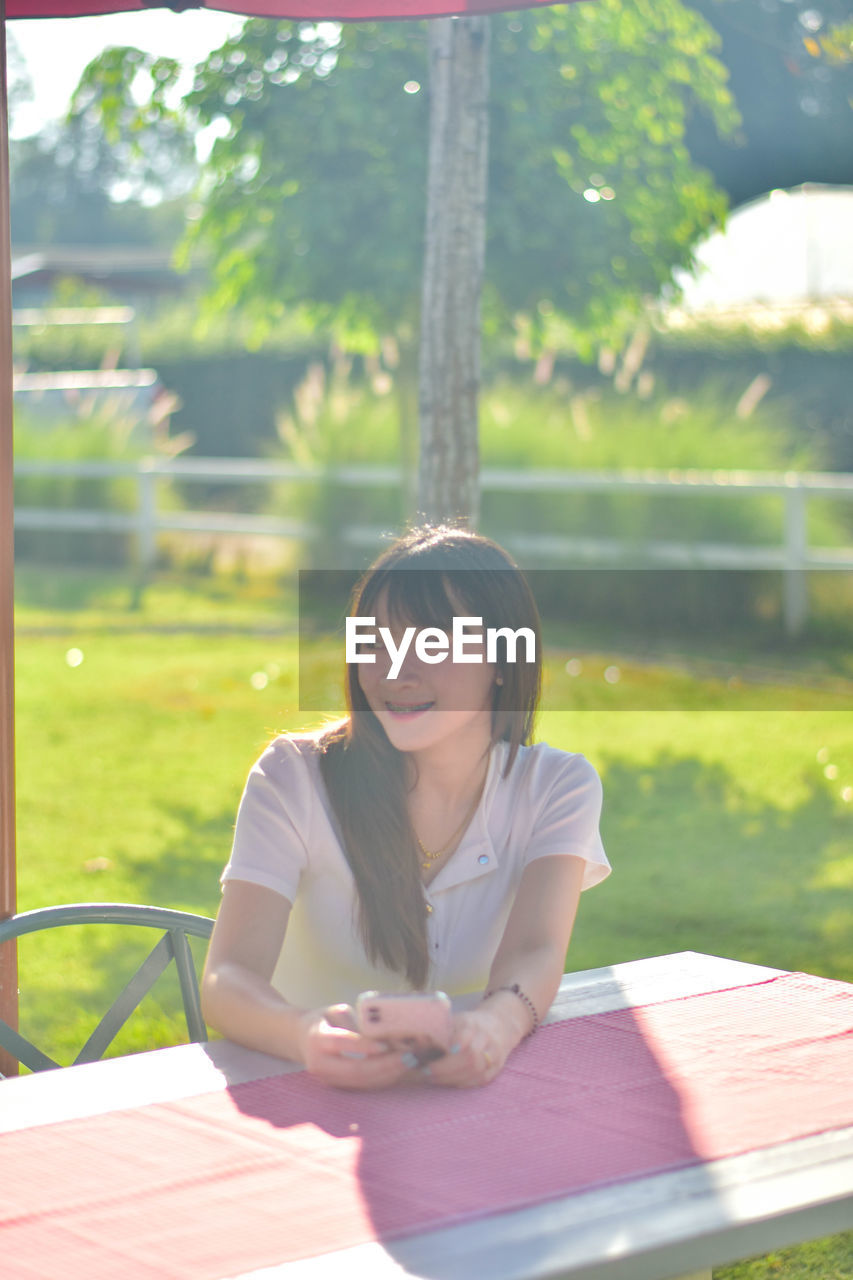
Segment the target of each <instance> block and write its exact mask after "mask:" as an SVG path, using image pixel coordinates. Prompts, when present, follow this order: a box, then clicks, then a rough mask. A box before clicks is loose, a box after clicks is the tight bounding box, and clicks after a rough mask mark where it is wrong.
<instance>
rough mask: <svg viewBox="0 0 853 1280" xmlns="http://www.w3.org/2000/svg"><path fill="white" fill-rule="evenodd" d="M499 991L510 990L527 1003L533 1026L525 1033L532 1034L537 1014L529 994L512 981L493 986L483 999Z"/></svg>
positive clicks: (537, 1022) (536, 1024) (535, 1025)
mask: <svg viewBox="0 0 853 1280" xmlns="http://www.w3.org/2000/svg"><path fill="white" fill-rule="evenodd" d="M499 991H511V992H512V994H513V995H514V996H518V998H519V1000H521V1001H522V1002H523V1003H524V1004H526V1005H527V1008H528V1009H529V1010H530V1013H531V1014H532V1016H533V1026H532V1027H531V1028H530V1030H529V1031H528V1033H527V1035H528V1036H532V1035H533V1032H534V1031H535V1030H536V1029H537V1027H538V1026H539V1014H538V1013H537V1012H536V1005H535V1004H534V1003H533V1001H532V1000H531V999H530V996H529V995H528V994H527V992H526V991H522V989H521V987H520V986H519V985H518V983H517V982H513V984H512V986H506V987H494V988H493V989H492V990H491V991H487V992H486V994H485V996H484V997H483V999H484V1000H488V999H489V996H495V995H497V993H498V992H499ZM525 1039H527V1036H525Z"/></svg>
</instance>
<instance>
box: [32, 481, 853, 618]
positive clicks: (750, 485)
mask: <svg viewBox="0 0 853 1280" xmlns="http://www.w3.org/2000/svg"><path fill="white" fill-rule="evenodd" d="M15 471H16V474H17V475H19V476H41V477H58V476H65V477H77V478H95V477H98V478H102V479H106V478H111V477H125V478H128V477H131V478H134V479H135V480H136V484H137V491H138V500H137V505H136V510H135V511H134V512H116V511H103V510H81V509H65V508H63V509H57V508H41V507H18V508H17V510H16V512H15V526H16V528H18V529H22V530H23V529H53V530H57V531H71V530H95V531H103V530H112V531H115V532H130V533H135V534H136V540H137V541H136V546H137V557H138V561H139V563H140V564H141V565H142V566H143V567H148V566H150V565H151V564H153V563H154V560H155V557H156V547H157V535H158V534H159V533H160V532H166V531H173V532H174V531H183V532H186V533H218V534H238V535H241V534H242V535H253V536H258V535H267V536H269V535H272V536H275V537H281V538H295V539H300V540H310V539H312V538H314V537H316V536H317V535H318V533H319V532H320V531H319V530H318V529H317V528H316V527H314V526H313V525H311V524H308V523H305V522H301V521H299V520H290V519H285V518H281V517H275V516H268V515H251V514H240V513H236V512H210V511H161V510H159V509H158V505H157V483H158V481H159V480H160V479H162V478H171V479H176V480H181V481H182V482H193V481H195V482H199V483H204V484H217V483H219V484H229V485H233V484H234V483H240V482H244V483H247V484H248V483H257V482H263V483H269V482H271V481H302V482H314V483H316V482H317V481H319V480H322V481H324V482H326V483H330V484H334V485H337V486H340V487H353V488H361V487H364V486H380V487H388V488H399V486H400V483H401V476H400V471H399V470H398V469H397V468H395V467H389V466H367V465H360V466H350V467H335V468H330V469H324V468H318V467H304V466H297V465H295V464H290V463H286V462H271V461H270V462H267V461H256V460H253V459H242V458H177V459H171V460H167V459H160V458H156V459H146V460H144V461H141V462H67V463H65V462H20V463H18V464H17V465H16V468H15ZM480 479H481V489H482V491H483V492H484V493H489V492H503V493H510V492H512V493H524V494H527V495H529V497H530V498H531V499H532V500H534V501H535V499H536V497H537V496H539V495H542V494H545V493H560V494H566V495H568V494H571V493H581V492H583V493H600V494H624V493H642V494H659V495H667V496H671V495H674V494H680V495H683V496H684V498H685V500H689V499H690V497H691V496H692V495H696V494H705V495H708V494H712V495H714V496H715V497H718V498H720V500H725V499H726V498H730V497H739V498H742V497H746V496H761V497H767V496H768V495H774V496H776V497H777V498H779V499H780V500H781V502H782V504H783V515H784V521H783V529H784V532H783V539H782V541H781V543H779V544H778V545H776V546H772V545H754V546H747V545H735V544H733V543H728V542H726V543H722V542H721V543H708V542H685V541H671V542H668V541H649V542H643V543H641V544H628V543H626V541H625V540H624V539H618V538H600V537H582V536H567V535H561V534H544V533H524V532H522V531H516V532H513V531H510V530H507V531H505V532H504V533H502V534H499V535H498V536H499V540H500V541H501V542H502V543H503V545H504V546H506V547H507V548H508V549H509V550H510V551H511V552H513V554H515V555H516V556H517V557H519V558H520V559H522V560H526V559H527V558H528V557H533V558H535V559H536V561H537V562H540V563H541V562H546V563H554V562H555V561H557V562H563V563H565V561H567V560H568V561H570V562H571V565H572V567H577V566H592V565H610V566H612V567H620V568H626V567H631V568H635V567H644V568H653V567H654V568H679V569H696V568H702V569H774V570H780V571H782V572H783V574H784V578H783V582H784V618H785V628H786V630H787V632H788V633H789V634H791V635H796V634H797V633H799V632H800V631H801V630H802V627H803V625H804V623H805V620H806V617H807V610H808V597H807V582H806V575H805V573H804V571H805V570H833V569H836V570H839V569H853V546H848V547H840V548H839V547H812V546H810V545H809V539H808V518H807V516H808V511H807V504H808V501H809V499H810V498H834V499H841V500H846V501H850V500H851V499H853V475H839V474H834V473H816V472H788V473H785V474H774V473H767V472H747V471H666V472H662V471H623V472H576V471H571V472H569V471H565V472H560V471H522V470H518V471H500V470H494V469H486V470H484V471H483V472H482V473H481V478H480ZM384 532H386V530H384V529H381V528H378V527H377V528H368V527H366V526H361V525H359V526H349V527H347V528H345V529H344V530H343V531H342V532H341V534H340V538H341V541H342V543H344V544H346V545H348V546H351V547H355V548H363V549H368V550H375V549H378V547H379V545H380V539H381V537H382V534H383V533H384Z"/></svg>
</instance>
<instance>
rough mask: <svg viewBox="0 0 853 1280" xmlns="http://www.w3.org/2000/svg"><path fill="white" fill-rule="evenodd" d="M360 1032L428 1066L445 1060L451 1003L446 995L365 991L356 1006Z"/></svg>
mask: <svg viewBox="0 0 853 1280" xmlns="http://www.w3.org/2000/svg"><path fill="white" fill-rule="evenodd" d="M355 1014H356V1023H357V1025H358V1030H359V1031H360V1032H361V1034H362V1035H363V1036H371V1037H372V1038H373V1039H377V1040H385V1041H386V1042H387V1043H388V1044H389V1045H390V1046H391V1047H392V1048H393V1049H406V1050H408V1051H409V1052H410V1053H413V1054H414V1055H415V1057H416V1058H417V1060H418V1066H421V1067H423V1066H426V1064H427V1063H428V1062H435V1061H436V1059H437V1058H442V1057H444V1055H445V1053H446V1052H447V1050H448V1049H449V1048H450V1042H451V1040H452V1037H453V1013H452V1009H451V1005H450V999H449V997H448V996H447V995H445V993H444V992H443V991H427V992H420V991H415V992H411V991H409V992H403V993H401V994H397V993H393V992H392V993H383V992H381V991H363V992H362V993H361V995H360V996H359V997H358V998H357V1000H356V1002H355Z"/></svg>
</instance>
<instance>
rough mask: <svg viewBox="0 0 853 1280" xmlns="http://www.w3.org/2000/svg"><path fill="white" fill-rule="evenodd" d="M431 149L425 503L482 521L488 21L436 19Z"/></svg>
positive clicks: (423, 399)
mask: <svg viewBox="0 0 853 1280" xmlns="http://www.w3.org/2000/svg"><path fill="white" fill-rule="evenodd" d="M429 41H430V145H429V172H428V183H427V186H428V190H427V215H426V246H425V251H424V279H423V304H422V311H421V350H420V392H419V414H420V436H421V447H420V473H419V492H418V507H419V512H420V516H421V518H425V519H426V520H428V521H430V522H431V523H437V522H439V521H443V520H454V521H458V522H460V523H465V524H468V525H469V526H471V527H474V526H475V525H476V523H477V519H478V517H479V505H480V502H479V449H478V441H477V434H478V420H477V398H478V392H479V386H480V293H481V288H482V281H483V266H484V261H485V247H486V168H487V158H488V93H489V24H488V18H485V17H473V18H469V17H466V18H439V19H436V20H434V21H432V22H431V23H430V31H429Z"/></svg>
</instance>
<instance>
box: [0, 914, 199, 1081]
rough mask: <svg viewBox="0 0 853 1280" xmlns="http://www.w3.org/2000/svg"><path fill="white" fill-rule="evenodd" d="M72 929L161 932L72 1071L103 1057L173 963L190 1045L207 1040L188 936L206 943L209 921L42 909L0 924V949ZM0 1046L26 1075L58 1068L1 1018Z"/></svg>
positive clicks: (187, 916)
mask: <svg viewBox="0 0 853 1280" xmlns="http://www.w3.org/2000/svg"><path fill="white" fill-rule="evenodd" d="M71 924H122V925H136V926H143V927H145V928H149V929H160V930H163V933H162V936H161V937H160V939H159V940H158V942H157V943H156V945H155V946H154V948H153V949H152V950H151V951H150V952H149V954H148V956H147V957H146V959H145V960H143V962H142V964H141V965H140V966H139V968H138V969H137V970H136V972H135V973H134V975H133V977H132V978H131V979H130V981H129V982H128V984H127V986H126V987H125V988H124V990H123V991H122V992H121V993H120V994H119V996H118V997H117V998H116V999H115V1000H114V1001H113V1003H112V1004H111V1005H110V1007H109V1009H108V1010H107V1012H106V1013H105V1014H104V1016H103V1018H102V1019H101V1021H100V1022H99V1023H98V1025H97V1027H95V1030H94V1031H93V1032H92V1034H91V1035H90V1036H89V1039H88V1040H87V1041H86V1043H85V1044H84V1045H83V1048H82V1049H81V1050H80V1052H79V1053H78V1055H77V1057H76V1058H75V1059H74V1065H75V1066H76V1064H77V1063H80V1062H96V1061H97V1060H98V1059H99V1058H101V1057H103V1055H104V1053H105V1052H106V1050H107V1049H108V1047H109V1046H110V1044H111V1043H112V1041H113V1040H114V1039H115V1037H116V1035H117V1034H118V1032H119V1031H120V1030H121V1028H122V1027H123V1026H124V1024H125V1022H126V1021H127V1019H128V1018H129V1017H130V1015H131V1014H132V1013H133V1011H134V1009H136V1007H137V1006H138V1005H139V1003H140V1001H141V1000H142V999H143V997H144V996H146V995H147V994H148V992H149V991H150V990H151V988H152V987H153V985H154V983H155V982H156V981H157V979H158V978H159V977H160V975H161V974H162V973H163V972H164V970H165V969H166V968H167V967H168V965H169V964H170V963H171V962H172V961H173V960H174V962H175V967H176V968H177V971H178V980H179V982H180V987H181V996H182V998H183V1005H184V1015H185V1017H186V1020H187V1031H188V1033H189V1037H190V1040H191V1041H195V1042H197V1043H201V1042H204V1041H206V1040H207V1029H206V1027H205V1025H204V1020H203V1018H202V1016H201V999H200V997H199V985H198V977H197V975H196V969H195V964H194V962H193V958H192V953H191V951H190V945H189V942H188V941H187V936H188V935H190V936H192V937H196V938H209V937H210V934H211V931H212V929H213V921H212V920H211V919H210V918H209V917H208V916H198V915H192V914H191V913H190V912H187V911H173V910H172V909H171V908H168V907H146V906H137V905H133V904H127V903H112V902H105V903H101V902H82V903H71V904H69V905H67V906H59V907H42V908H40V909H39V910H37V911H22V912H20V913H19V914H18V915H14V916H10V917H8V918H7V919H6V920H2V921H0V943H2V942H6V941H7V940H8V939H10V938H20V937H22V936H23V935H24V934H27V933H37V932H40V931H41V930H43V929H55V928H58V927H60V926H62V925H71ZM0 1046H2V1048H4V1049H5V1050H6V1051H7V1052H8V1053H10V1054H11V1055H12V1057H14V1058H17V1060H18V1061H19V1062H20V1063H22V1064H23V1065H24V1066H25V1067H29V1069H30V1070H31V1071H50V1070H52V1069H53V1068H56V1067H59V1065H60V1064H59V1063H58V1062H54V1061H53V1059H52V1058H49V1057H48V1056H47V1054H46V1053H43V1052H42V1051H41V1049H38V1048H36V1046H35V1045H34V1044H32V1043H31V1042H30V1041H29V1040H27V1039H26V1038H25V1037H24V1036H22V1035H21V1034H20V1033H19V1032H17V1031H13V1029H12V1028H11V1027H10V1026H9V1025H8V1023H6V1022H4V1021H3V1019H2V1018H0ZM0 1078H2V1077H0Z"/></svg>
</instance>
